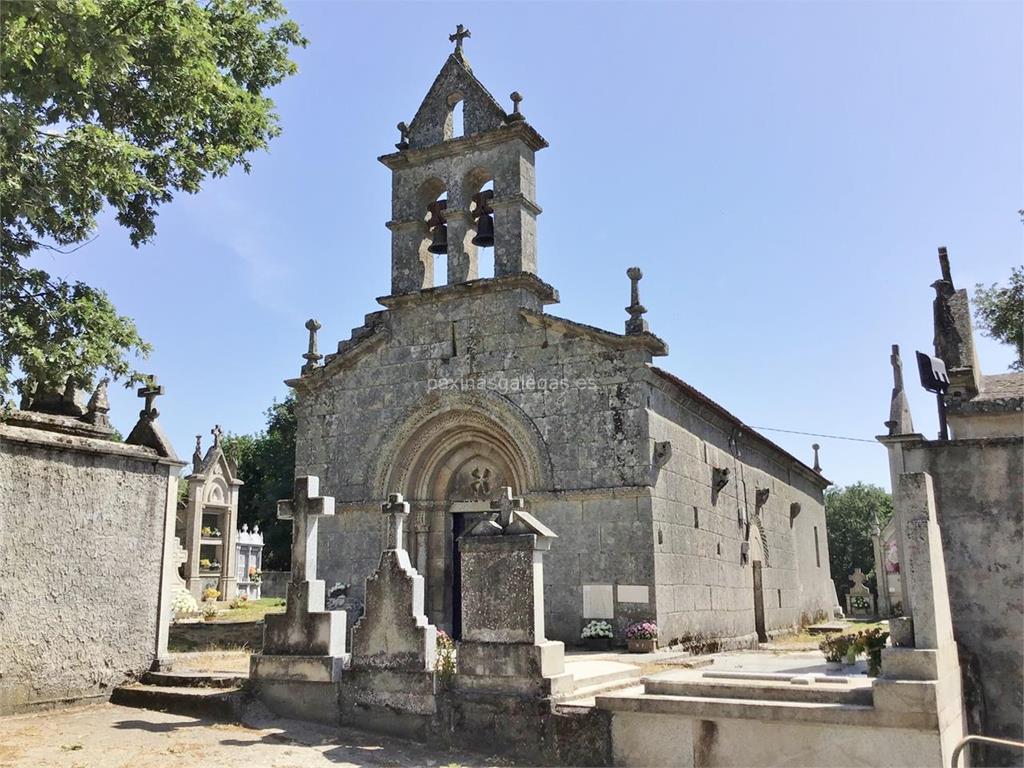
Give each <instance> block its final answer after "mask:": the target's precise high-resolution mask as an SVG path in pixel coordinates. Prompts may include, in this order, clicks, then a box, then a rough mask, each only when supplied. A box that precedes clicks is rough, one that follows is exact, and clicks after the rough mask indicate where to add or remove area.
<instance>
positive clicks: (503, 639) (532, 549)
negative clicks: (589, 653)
mask: <svg viewBox="0 0 1024 768" xmlns="http://www.w3.org/2000/svg"><path fill="white" fill-rule="evenodd" d="M522 517H527V516H526V515H523V513H520V519H521V518H522ZM485 522H491V521H485ZM491 524H492V525H494V523H491ZM510 527H511V526H510ZM541 528H543V526H541ZM477 530H478V529H477V528H474V529H473V531H470V533H468V534H466V535H465V536H463V537H462V538H461V539H459V556H460V557H461V558H462V641H461V642H460V643H459V650H458V675H457V677H456V680H457V685H458V686H459V687H460V688H466V689H476V690H481V689H482V690H490V691H497V692H507V693H515V694H520V695H529V696H538V697H545V696H551V695H555V694H561V693H565V692H568V691H570V690H571V689H572V675H571V674H569V673H566V672H565V662H564V646H563V644H562V643H560V642H556V641H551V640H547V639H546V638H545V637H544V561H543V556H544V552H545V551H546V550H548V549H550V548H551V539H552V538H554V535H553V534H550V532H548V534H550V535H545V534H544V533H539V534H538V533H535V532H523V533H508V532H505V533H498V534H496V535H487V534H486V533H484V534H480V533H476V534H475V533H474V532H476V531H477ZM506 530H508V529H506ZM544 530H545V531H546V530H547V529H544Z"/></svg>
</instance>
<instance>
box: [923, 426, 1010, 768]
mask: <svg viewBox="0 0 1024 768" xmlns="http://www.w3.org/2000/svg"><path fill="white" fill-rule="evenodd" d="M904 451H905V462H906V467H907V469H906V471H908V472H914V471H925V472H929V473H931V475H932V480H933V483H934V487H935V506H936V511H937V516H938V520H939V527H940V529H941V530H942V548H943V551H944V554H945V559H946V577H947V579H948V582H949V600H950V608H951V611H952V614H953V629H954V633H955V635H956V640H957V643H958V644H959V647H960V650H961V654H962V655H966V656H967V660H968V664H967V665H965V666H968V667H972V668H974V669H976V670H977V673H976V675H975V676H971V677H968V679H967V680H966V681H965V687H966V688H967V689H968V690H967V691H966V694H967V698H968V700H969V701H970V700H971V699H980V700H981V701H982V702H983V705H984V706H983V713H982V718H983V722H982V723H981V732H982V733H983V734H984V735H986V736H996V737H1002V738H1007V739H1017V740H1024V658H1022V657H1024V438H1021V437H1005V438H988V439H977V440H950V441H947V442H941V441H927V442H921V443H907V444H905V446H904ZM976 681H980V687H981V691H978V690H977V688H976V686H975V685H973V683H975V682H976ZM973 726H974V728H972V730H974V729H976V728H977V727H978V726H977V724H973ZM1014 759H1016V760H1019V753H1016V754H1011V753H1005V754H1001V755H999V756H996V753H995V752H993V760H994V761H998V762H993V763H991V764H1014V763H1012V762H1008V761H1012V760H1014ZM987 764H989V763H987Z"/></svg>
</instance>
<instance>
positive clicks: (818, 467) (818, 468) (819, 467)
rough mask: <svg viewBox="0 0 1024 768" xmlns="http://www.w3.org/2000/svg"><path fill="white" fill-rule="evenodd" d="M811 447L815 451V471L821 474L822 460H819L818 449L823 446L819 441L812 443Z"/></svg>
mask: <svg viewBox="0 0 1024 768" xmlns="http://www.w3.org/2000/svg"><path fill="white" fill-rule="evenodd" d="M811 449H812V450H813V451H814V467H813V469H814V471H815V472H817V473H818V474H819V475H820V474H821V462H820V461H819V460H818V451H820V450H821V446H820V445H818V444H817V443H814V444H812V445H811Z"/></svg>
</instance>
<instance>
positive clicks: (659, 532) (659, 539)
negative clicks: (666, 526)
mask: <svg viewBox="0 0 1024 768" xmlns="http://www.w3.org/2000/svg"><path fill="white" fill-rule="evenodd" d="M658 543H659V544H664V543H665V540H664V539H663V538H662V536H661V528H659V529H658Z"/></svg>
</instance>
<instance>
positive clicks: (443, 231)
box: [427, 224, 448, 254]
mask: <svg viewBox="0 0 1024 768" xmlns="http://www.w3.org/2000/svg"><path fill="white" fill-rule="evenodd" d="M427 250H428V251H430V252H431V253H436V254H443V253H448V225H447V224H438V225H437V226H436V227H434V231H433V235H432V239H431V241H430V245H428V246H427Z"/></svg>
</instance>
